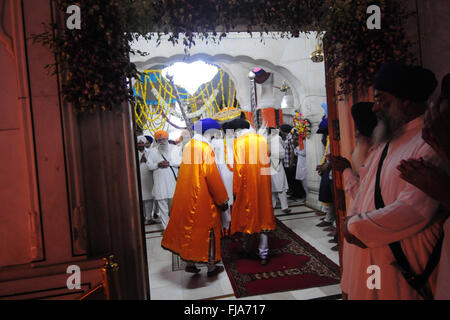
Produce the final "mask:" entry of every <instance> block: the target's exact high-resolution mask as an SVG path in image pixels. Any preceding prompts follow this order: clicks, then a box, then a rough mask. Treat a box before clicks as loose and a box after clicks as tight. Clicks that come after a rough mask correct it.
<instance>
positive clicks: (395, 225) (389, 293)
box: [342, 117, 442, 299]
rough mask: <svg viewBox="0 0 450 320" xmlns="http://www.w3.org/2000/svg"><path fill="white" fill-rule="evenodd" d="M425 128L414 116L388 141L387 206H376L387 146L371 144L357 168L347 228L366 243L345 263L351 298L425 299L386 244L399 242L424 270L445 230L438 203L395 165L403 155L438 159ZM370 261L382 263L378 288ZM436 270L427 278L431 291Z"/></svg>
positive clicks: (384, 192) (411, 260)
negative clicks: (374, 285)
mask: <svg viewBox="0 0 450 320" xmlns="http://www.w3.org/2000/svg"><path fill="white" fill-rule="evenodd" d="M422 127H423V117H419V118H416V119H414V120H412V121H410V122H409V123H407V124H406V125H405V126H404V127H403V132H402V133H401V134H400V135H399V136H397V137H395V138H394V139H393V140H392V141H391V143H390V145H389V151H388V153H387V156H386V158H385V160H384V163H383V169H382V172H381V179H380V187H381V193H382V196H383V200H384V203H385V207H384V208H380V209H375V203H374V188H375V177H376V172H377V168H378V162H379V160H380V157H381V153H382V150H383V148H384V146H385V145H384V144H382V145H379V146H375V147H373V148H372V149H371V151H369V153H370V155H369V156H368V158H367V159H366V161H365V163H364V165H362V166H361V168H360V170H359V175H360V182H359V183H360V185H359V190H358V193H357V195H356V196H355V199H354V201H353V204H352V208H351V209H350V210H349V211H350V212H349V215H350V216H351V218H349V221H348V230H349V232H350V233H351V234H353V235H354V236H356V237H357V238H358V239H360V240H361V241H362V242H363V243H364V244H365V245H366V246H367V247H368V248H366V249H360V248H355V249H354V250H352V251H353V252H351V260H350V261H344V263H343V267H344V269H345V268H347V270H346V271H344V273H343V279H342V281H343V283H344V288H343V289H344V290H346V291H347V294H348V297H349V299H421V297H420V295H419V294H418V293H417V292H416V291H415V290H414V289H413V288H411V286H410V285H409V284H408V283H407V282H406V280H405V279H404V278H403V276H402V274H401V272H400V271H399V270H398V269H397V268H396V267H395V266H394V265H392V263H393V262H394V261H395V258H394V256H393V254H392V253H391V250H390V248H389V246H388V244H389V243H391V242H395V241H400V243H401V246H402V248H403V251H404V253H405V255H406V257H407V259H408V261H409V263H410V265H411V267H412V269H413V270H414V271H415V272H416V273H417V274H421V273H422V272H423V270H424V268H425V265H426V263H427V262H428V259H429V256H430V254H431V251H432V250H433V248H434V246H435V245H436V243H437V240H438V238H439V237H440V236H441V234H442V221H440V220H439V219H438V211H437V209H438V203H437V202H436V201H435V200H433V199H431V198H430V197H428V196H427V195H426V194H425V193H423V192H422V191H421V190H419V189H418V188H416V187H415V186H413V185H411V184H409V183H408V182H406V181H404V180H403V179H401V178H400V172H399V171H398V170H397V166H398V165H399V164H400V160H402V159H409V158H420V157H423V158H424V159H425V160H429V161H431V162H434V163H435V164H438V161H437V158H436V155H435V152H434V151H433V150H432V149H431V147H430V146H429V145H427V144H426V143H425V142H424V141H423V139H422V136H421V135H422ZM346 245H347V244H346ZM348 246H354V245H353V244H348ZM344 250H345V247H344ZM344 255H345V254H344ZM372 265H375V266H378V267H379V270H380V274H379V276H380V277H379V280H380V288H370V286H368V283H369V282H371V281H370V279H369V278H370V277H371V276H372V274H373V272H372V273H371V272H368V270H370V269H369V267H370V266H372ZM436 271H437V270H435V271H434V272H433V274H432V275H431V276H430V278H429V281H428V286H429V288H430V289H431V291H432V292H434V287H435V277H436V273H437V272H436ZM347 277H350V279H346V278H347ZM368 280H369V281H368Z"/></svg>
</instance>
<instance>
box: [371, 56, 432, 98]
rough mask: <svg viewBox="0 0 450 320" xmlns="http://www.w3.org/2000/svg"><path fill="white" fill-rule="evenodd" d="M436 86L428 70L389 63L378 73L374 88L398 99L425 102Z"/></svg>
mask: <svg viewBox="0 0 450 320" xmlns="http://www.w3.org/2000/svg"><path fill="white" fill-rule="evenodd" d="M436 86H437V80H436V77H435V76H434V73H433V72H431V71H430V70H428V69H424V68H422V67H419V66H408V65H405V64H401V63H397V62H389V63H386V64H384V65H383V66H382V67H381V68H380V70H379V71H378V73H377V75H376V78H375V85H374V88H375V89H377V90H380V91H386V92H389V93H390V94H392V95H394V96H396V97H398V98H400V99H405V100H411V101H426V100H428V98H429V97H430V96H431V94H432V93H433V91H434V90H435V89H436Z"/></svg>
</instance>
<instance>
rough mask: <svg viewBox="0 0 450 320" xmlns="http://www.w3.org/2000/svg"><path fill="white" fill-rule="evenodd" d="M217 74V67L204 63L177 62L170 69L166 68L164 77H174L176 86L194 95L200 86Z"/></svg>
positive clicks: (163, 71) (163, 72) (163, 73)
mask: <svg viewBox="0 0 450 320" xmlns="http://www.w3.org/2000/svg"><path fill="white" fill-rule="evenodd" d="M217 72H218V69H217V67H215V66H213V65H210V64H207V63H205V62H203V61H195V62H192V63H184V62H176V63H174V64H173V65H171V66H170V67H167V68H164V69H163V70H162V75H163V76H164V77H166V76H167V74H169V75H173V81H174V82H175V84H176V85H178V86H180V87H183V88H184V89H186V90H187V92H189V93H190V94H194V93H195V92H196V91H197V89H198V87H200V85H202V84H203V83H205V82H208V81H211V79H212V78H214V76H215V75H216V74H217Z"/></svg>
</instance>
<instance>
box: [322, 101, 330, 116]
mask: <svg viewBox="0 0 450 320" xmlns="http://www.w3.org/2000/svg"><path fill="white" fill-rule="evenodd" d="M321 106H322V108H323V111H325V114H326V115H328V110H327V103H326V102H324V103H322V104H321Z"/></svg>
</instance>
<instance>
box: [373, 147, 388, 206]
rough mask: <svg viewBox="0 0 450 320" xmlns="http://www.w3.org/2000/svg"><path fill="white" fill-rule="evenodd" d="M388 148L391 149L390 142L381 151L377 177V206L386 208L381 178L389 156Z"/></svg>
mask: <svg viewBox="0 0 450 320" xmlns="http://www.w3.org/2000/svg"><path fill="white" fill-rule="evenodd" d="M388 149H389V142H388V143H386V146H385V147H384V149H383V152H382V153H381V157H380V162H378V169H377V177H376V180H375V208H376V209H380V208H384V201H383V196H382V195H381V187H380V179H381V170H382V168H383V162H384V159H385V158H386V156H387V153H388Z"/></svg>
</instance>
